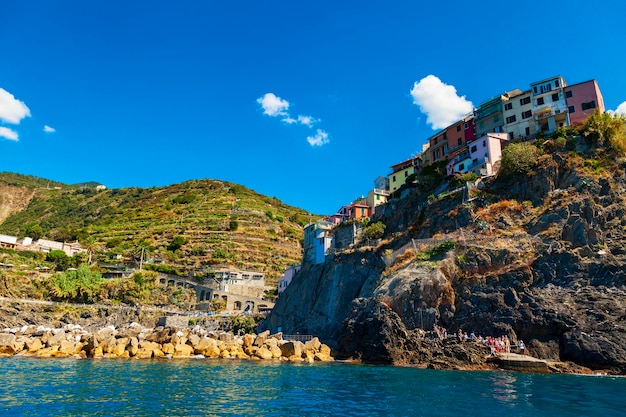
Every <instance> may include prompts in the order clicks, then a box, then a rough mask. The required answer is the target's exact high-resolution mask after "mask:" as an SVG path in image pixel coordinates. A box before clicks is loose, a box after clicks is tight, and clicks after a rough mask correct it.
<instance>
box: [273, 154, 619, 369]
mask: <svg viewBox="0 0 626 417" xmlns="http://www.w3.org/2000/svg"><path fill="white" fill-rule="evenodd" d="M587 161H588V159H585V158H583V157H580V156H578V155H575V154H571V155H558V154H555V155H547V156H545V155H544V156H542V157H541V159H540V161H538V165H537V167H536V169H535V171H533V172H532V173H531V174H529V175H528V176H527V177H525V178H519V179H517V180H509V181H503V180H501V179H498V180H492V181H491V182H490V183H486V184H483V189H482V191H478V192H475V194H474V197H477V198H475V199H474V200H473V201H471V202H463V200H462V195H461V193H459V194H456V195H451V196H448V197H446V198H442V199H440V200H438V201H435V202H433V203H432V204H426V202H425V201H423V200H422V199H421V198H420V196H418V195H411V196H409V197H408V198H406V199H403V200H398V201H394V202H393V203H391V204H390V205H389V207H387V209H386V210H385V211H386V213H385V215H384V216H382V217H381V218H380V220H381V221H383V222H385V224H386V225H387V231H386V234H387V235H388V236H387V237H386V238H385V239H384V240H383V241H382V242H381V243H380V244H379V245H378V246H377V247H360V248H356V249H354V250H352V251H351V252H343V253H340V254H336V255H333V256H332V257H328V258H327V259H326V262H325V263H324V264H320V265H304V266H303V268H302V271H301V272H300V273H299V274H298V275H297V276H296V277H295V278H294V280H293V282H292V284H291V285H290V286H289V287H288V288H287V290H286V292H285V293H284V295H281V297H280V298H279V300H278V302H277V304H276V307H275V309H274V311H273V312H272V314H271V315H270V317H269V318H268V320H267V322H266V326H267V327H268V328H270V329H271V330H273V331H276V330H277V327H278V326H280V327H281V328H282V331H283V332H286V333H296V332H300V333H311V334H315V335H318V336H320V337H321V338H322V339H324V340H326V341H329V342H331V343H333V344H334V346H335V347H336V348H337V349H338V350H339V351H340V352H342V353H343V354H344V355H347V356H354V357H361V358H362V359H364V360H367V361H371V362H389V363H413V364H430V365H433V364H435V363H437V361H439V360H440V359H441V357H446V358H448V359H450V358H456V359H458V360H461V361H463V360H465V362H466V363H472V361H474V360H475V356H472V355H474V354H473V353H471V352H461V353H459V352H458V351H457V352H456V353H454V351H453V350H450V349H448V350H446V349H445V346H443V345H441V344H436V343H435V344H433V343H434V342H428V340H429V336H428V335H429V334H430V333H424V331H426V332H428V331H431V330H432V329H433V325H434V324H438V325H439V326H443V327H446V328H447V330H448V332H449V333H453V332H457V331H458V330H459V329H461V330H463V331H464V332H467V333H469V332H475V334H476V335H479V334H480V335H483V336H488V335H491V336H501V335H507V336H509V337H510V338H511V339H512V340H514V341H517V340H522V339H523V340H524V342H525V343H526V346H527V351H528V352H529V353H530V354H531V355H533V356H536V357H539V358H542V359H549V360H555V361H558V360H560V361H571V362H574V363H577V364H579V365H583V366H587V367H590V368H594V369H611V370H612V371H613V372H617V373H626V285H625V284H626V216H625V214H626V174H625V171H626V163H624V162H621V163H619V162H615V161H613V162H606V163H607V164H609V165H608V167H607V169H605V170H603V171H602V170H600V171H599V170H597V169H594V170H590V169H588V168H587ZM391 206H393V210H392V207H391ZM444 233H448V234H449V235H447V236H446V237H445V239H448V240H453V241H455V247H454V249H453V250H451V251H448V252H447V253H441V254H436V253H433V252H432V248H433V246H432V245H431V246H428V242H427V241H424V240H418V239H424V238H426V237H431V236H437V235H438V234H439V235H441V234H444ZM411 239H416V240H415V242H416V245H415V246H413V247H414V248H415V249H417V250H414V249H410V248H411V245H409V246H408V247H409V250H408V251H406V252H404V254H402V253H400V255H401V256H400V257H399V258H397V259H396V260H395V261H394V262H393V263H392V264H390V265H388V264H386V263H385V262H384V261H383V259H384V258H385V259H387V258H388V257H387V255H389V253H390V252H393V253H396V251H397V250H398V249H399V248H401V247H402V246H403V245H406V244H407V243H410V242H411ZM424 242H426V243H424ZM422 243H424V245H422ZM429 251H430V252H429ZM400 252H402V251H400ZM425 254H426V255H427V256H425ZM387 262H388V261H387ZM388 263H389V262H388ZM438 358H439V359H438ZM459 358H461V359H459ZM463 358H465V359H463ZM473 358H474V359H473Z"/></svg>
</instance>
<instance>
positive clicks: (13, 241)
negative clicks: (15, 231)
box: [0, 235, 17, 249]
mask: <svg viewBox="0 0 626 417" xmlns="http://www.w3.org/2000/svg"><path fill="white" fill-rule="evenodd" d="M16 246H17V237H15V236H9V235H0V248H7V249H15V247H16Z"/></svg>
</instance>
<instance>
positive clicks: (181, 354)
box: [172, 343, 194, 358]
mask: <svg viewBox="0 0 626 417" xmlns="http://www.w3.org/2000/svg"><path fill="white" fill-rule="evenodd" d="M193 354H194V350H193V347H192V346H189V345H187V344H182V343H181V344H178V345H176V346H174V354H173V355H172V357H174V358H188V357H190V356H192V355H193Z"/></svg>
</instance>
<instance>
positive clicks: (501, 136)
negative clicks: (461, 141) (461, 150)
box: [459, 133, 509, 176]
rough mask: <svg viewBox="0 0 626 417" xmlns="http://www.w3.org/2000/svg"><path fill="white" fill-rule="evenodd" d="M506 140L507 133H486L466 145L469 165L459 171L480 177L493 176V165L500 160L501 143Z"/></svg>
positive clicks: (507, 137)
mask: <svg viewBox="0 0 626 417" xmlns="http://www.w3.org/2000/svg"><path fill="white" fill-rule="evenodd" d="M508 139H509V135H508V134H507V133H487V134H485V135H483V136H481V137H480V138H478V139H476V140H475V141H473V142H472V143H470V144H469V145H468V146H469V148H470V159H471V165H470V166H469V167H464V169H465V171H461V170H459V171H460V172H470V171H472V172H474V173H475V174H477V175H480V176H484V175H492V174H495V170H494V165H495V163H496V162H498V161H500V160H501V159H502V142H504V141H508Z"/></svg>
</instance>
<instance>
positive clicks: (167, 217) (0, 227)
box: [0, 174, 310, 284]
mask: <svg viewBox="0 0 626 417" xmlns="http://www.w3.org/2000/svg"><path fill="white" fill-rule="evenodd" d="M0 179H4V181H5V183H7V184H8V183H10V184H14V185H17V184H20V186H23V185H27V186H29V187H35V193H34V195H33V196H32V198H31V199H30V200H29V202H28V205H27V207H26V208H25V209H23V210H21V211H19V212H17V213H14V214H12V215H10V216H9V217H8V218H6V220H5V221H4V222H3V223H2V224H0V233H4V234H8V235H14V236H18V237H24V236H30V237H35V238H37V237H43V238H48V239H53V240H57V241H65V242H73V241H79V242H80V243H81V244H82V245H83V247H85V248H88V249H90V253H92V255H93V261H99V262H109V263H110V262H112V261H111V259H110V258H111V257H112V256H113V255H121V257H122V261H124V262H126V263H131V264H137V265H136V266H138V263H139V261H140V260H141V257H142V253H143V261H144V264H145V265H146V266H147V265H148V264H150V263H152V262H153V261H154V262H158V265H160V266H159V268H161V267H163V268H170V270H175V271H178V272H179V273H180V274H183V275H187V274H198V273H200V274H201V273H202V272H201V271H202V270H206V269H207V268H209V267H211V266H212V265H214V266H215V265H222V266H225V267H231V268H237V269H250V270H255V271H262V272H264V273H265V274H266V277H267V280H268V282H269V283H270V284H272V283H273V282H275V281H276V280H277V278H278V277H279V276H280V274H281V273H282V271H283V270H284V269H285V268H286V267H288V266H289V265H291V264H294V263H299V262H300V260H301V257H302V252H301V250H302V249H301V241H302V238H303V226H305V225H306V223H307V222H308V221H309V219H310V214H309V213H306V212H305V211H303V210H300V209H297V208H294V207H290V206H288V205H286V204H283V203H282V202H281V201H280V200H278V199H276V198H272V197H267V196H263V195H260V194H258V193H256V192H254V191H252V190H250V189H247V188H245V187H243V186H241V185H237V184H230V183H227V182H222V181H215V180H195V181H187V182H184V183H182V184H175V185H172V186H168V187H153V188H146V189H144V188H124V189H111V190H96V189H95V188H94V187H69V186H61V187H57V188H56V189H55V188H50V189H48V188H39V187H40V186H42V185H44V184H46V183H47V180H42V179H36V178H34V177H33V178H31V177H24V176H20V175H18V174H4V175H3V176H0ZM142 248H143V251H142ZM155 266H156V264H155Z"/></svg>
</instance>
